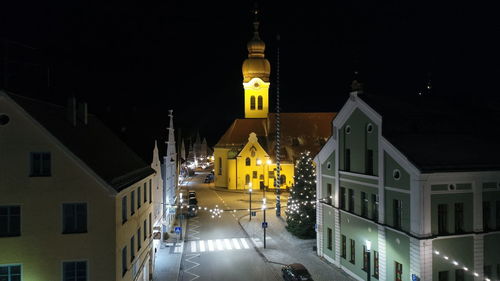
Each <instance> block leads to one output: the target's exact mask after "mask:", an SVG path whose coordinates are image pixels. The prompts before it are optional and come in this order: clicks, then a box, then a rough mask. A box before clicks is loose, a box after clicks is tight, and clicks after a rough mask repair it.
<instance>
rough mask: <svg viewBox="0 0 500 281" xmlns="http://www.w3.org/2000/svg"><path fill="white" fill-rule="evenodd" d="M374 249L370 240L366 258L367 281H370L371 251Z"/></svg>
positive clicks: (367, 243)
mask: <svg viewBox="0 0 500 281" xmlns="http://www.w3.org/2000/svg"><path fill="white" fill-rule="evenodd" d="M371 247H372V242H371V241H370V240H366V258H367V260H368V261H367V266H366V267H367V269H366V276H367V277H366V281H370V275H371V274H370V270H371V266H370V249H371Z"/></svg>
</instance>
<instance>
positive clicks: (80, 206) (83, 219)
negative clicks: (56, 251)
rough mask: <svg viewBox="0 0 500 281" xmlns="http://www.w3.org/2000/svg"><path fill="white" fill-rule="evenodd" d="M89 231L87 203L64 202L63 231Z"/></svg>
mask: <svg viewBox="0 0 500 281" xmlns="http://www.w3.org/2000/svg"><path fill="white" fill-rule="evenodd" d="M84 232H87V203H76V204H63V233H84Z"/></svg>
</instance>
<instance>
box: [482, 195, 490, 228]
mask: <svg viewBox="0 0 500 281" xmlns="http://www.w3.org/2000/svg"><path fill="white" fill-rule="evenodd" d="M490 213H491V210H490V202H488V201H483V230H484V231H487V230H490Z"/></svg>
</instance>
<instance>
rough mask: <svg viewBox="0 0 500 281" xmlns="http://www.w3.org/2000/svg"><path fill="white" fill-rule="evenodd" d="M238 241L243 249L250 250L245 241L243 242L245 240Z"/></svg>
mask: <svg viewBox="0 0 500 281" xmlns="http://www.w3.org/2000/svg"><path fill="white" fill-rule="evenodd" d="M240 241H241V245H243V248H245V249H250V247H249V246H248V243H247V241H245V238H240Z"/></svg>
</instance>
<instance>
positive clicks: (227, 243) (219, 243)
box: [186, 238, 250, 253]
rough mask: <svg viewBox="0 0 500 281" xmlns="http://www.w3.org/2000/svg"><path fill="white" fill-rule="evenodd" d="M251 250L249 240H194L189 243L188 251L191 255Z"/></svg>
mask: <svg viewBox="0 0 500 281" xmlns="http://www.w3.org/2000/svg"><path fill="white" fill-rule="evenodd" d="M246 249H250V246H249V242H247V238H225V239H208V240H194V241H190V242H189V246H188V247H186V251H188V252H190V253H204V252H222V251H235V250H236V251H237V250H246Z"/></svg>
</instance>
